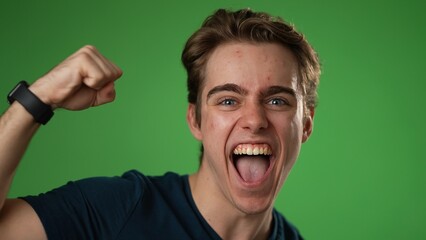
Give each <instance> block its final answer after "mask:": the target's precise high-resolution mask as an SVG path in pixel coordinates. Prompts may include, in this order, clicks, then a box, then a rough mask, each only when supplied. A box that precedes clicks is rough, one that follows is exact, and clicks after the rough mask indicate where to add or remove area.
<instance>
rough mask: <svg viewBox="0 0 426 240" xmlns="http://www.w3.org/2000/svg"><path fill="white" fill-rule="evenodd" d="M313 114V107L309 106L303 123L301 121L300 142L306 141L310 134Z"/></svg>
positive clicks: (312, 126) (312, 125)
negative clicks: (301, 134)
mask: <svg viewBox="0 0 426 240" xmlns="http://www.w3.org/2000/svg"><path fill="white" fill-rule="evenodd" d="M314 115H315V109H314V108H310V109H309V114H308V116H306V117H305V119H304V123H303V136H302V143H304V142H306V141H308V138H309V137H310V136H311V134H312V130H313V128H314Z"/></svg>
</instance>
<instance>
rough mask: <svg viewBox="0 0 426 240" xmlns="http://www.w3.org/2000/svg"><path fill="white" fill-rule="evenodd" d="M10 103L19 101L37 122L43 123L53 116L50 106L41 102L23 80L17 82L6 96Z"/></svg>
mask: <svg viewBox="0 0 426 240" xmlns="http://www.w3.org/2000/svg"><path fill="white" fill-rule="evenodd" d="M7 99H8V101H9V103H10V104H12V103H13V102H15V101H17V102H19V103H20V104H21V105H22V106H23V107H24V108H25V109H26V110H27V111H28V112H29V113H30V114H31V115H32V116H33V118H34V120H35V121H36V122H38V123H41V124H43V125H45V124H46V123H47V122H48V121H49V120H50V118H52V116H53V110H52V107H51V106H49V105H48V104H46V103H45V102H43V101H42V100H41V99H40V98H39V97H38V96H37V95H36V94H35V93H34V92H32V91H31V90H30V89H29V85H28V83H27V82H25V81H21V82H19V83H18V84H17V85H16V86H15V88H13V89H12V91H11V92H10V93H9V95H8V96H7Z"/></svg>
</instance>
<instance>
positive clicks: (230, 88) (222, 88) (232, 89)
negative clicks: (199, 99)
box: [207, 83, 247, 99]
mask: <svg viewBox="0 0 426 240" xmlns="http://www.w3.org/2000/svg"><path fill="white" fill-rule="evenodd" d="M223 91H228V92H235V93H238V94H241V95H247V90H245V89H244V88H242V87H240V86H238V85H236V84H233V83H227V84H223V85H219V86H216V87H214V88H212V89H211V90H210V91H209V92H208V93H207V99H209V98H210V97H211V96H212V95H214V94H216V93H218V92H223Z"/></svg>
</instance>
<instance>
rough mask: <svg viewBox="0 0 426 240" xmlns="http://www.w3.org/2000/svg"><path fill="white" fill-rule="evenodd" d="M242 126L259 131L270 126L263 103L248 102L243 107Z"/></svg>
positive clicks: (251, 130) (252, 130)
mask: <svg viewBox="0 0 426 240" xmlns="http://www.w3.org/2000/svg"><path fill="white" fill-rule="evenodd" d="M240 126H241V127H242V128H244V129H247V130H250V132H252V133H257V132H259V131H260V130H262V129H266V128H267V127H268V118H267V116H266V112H265V109H264V108H263V106H262V104H261V103H246V104H244V106H243V107H242V108H241V118H240Z"/></svg>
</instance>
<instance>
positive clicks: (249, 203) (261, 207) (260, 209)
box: [234, 197, 273, 215]
mask: <svg viewBox="0 0 426 240" xmlns="http://www.w3.org/2000/svg"><path fill="white" fill-rule="evenodd" d="M234 204H235V205H236V207H237V209H238V210H239V211H241V212H242V213H244V214H246V215H257V214H263V213H268V212H270V211H272V208H273V200H272V199H270V198H259V197H250V198H245V199H239V200H236V201H235V202H234Z"/></svg>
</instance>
